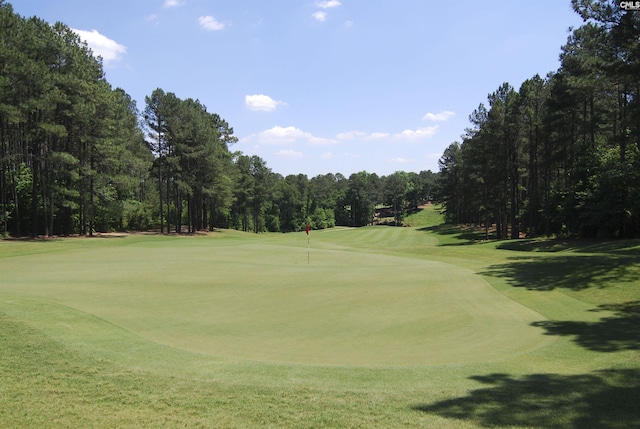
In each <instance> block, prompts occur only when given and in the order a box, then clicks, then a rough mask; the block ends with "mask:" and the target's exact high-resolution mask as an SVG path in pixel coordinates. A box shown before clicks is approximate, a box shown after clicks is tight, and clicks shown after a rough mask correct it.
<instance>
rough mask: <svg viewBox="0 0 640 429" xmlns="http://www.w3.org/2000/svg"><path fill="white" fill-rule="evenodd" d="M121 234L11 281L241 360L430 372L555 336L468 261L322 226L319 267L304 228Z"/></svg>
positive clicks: (33, 293) (33, 261)
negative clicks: (271, 232) (386, 246)
mask: <svg viewBox="0 0 640 429" xmlns="http://www.w3.org/2000/svg"><path fill="white" fill-rule="evenodd" d="M302 234H304V233H302ZM327 234H329V232H328V233H327ZM330 234H332V238H331V239H332V240H334V241H335V240H336V238H335V235H336V234H350V232H349V231H331V232H330ZM294 236H295V237H297V238H296V239H297V240H298V241H300V242H303V243H304V244H303V245H299V244H296V245H293V244H292V237H294ZM327 236H328V235H327ZM111 240H120V242H119V243H118V244H117V245H112V244H109V245H102V244H100V243H98V244H96V245H91V246H84V247H82V248H78V249H75V250H74V249H73V248H71V250H65V251H62V252H50V253H40V254H33V255H25V256H19V257H12V258H9V259H11V263H8V260H7V259H5V260H4V262H3V264H4V266H6V267H10V268H11V269H9V270H6V273H3V280H2V283H3V286H2V290H3V291H5V292H8V293H15V294H19V295H21V296H29V297H35V298H38V299H44V300H47V301H52V302H55V303H59V304H61V305H65V306H69V307H72V308H75V309H77V310H79V311H83V312H86V313H89V314H92V315H94V316H96V317H99V318H102V319H104V320H105V321H107V322H109V323H113V324H116V325H118V326H120V327H122V328H124V329H126V330H128V331H130V332H132V333H134V334H136V335H139V336H141V337H143V338H146V339H149V340H152V341H155V342H157V343H160V344H164V345H168V346H171V347H175V348H180V349H184V350H188V351H192V352H197V353H202V354H207V355H211V356H216V357H221V358H230V359H237V360H254V361H265V362H274V363H293V364H304V365H338V366H360V367H416V366H418V367H419V366H429V365H442V364H457V363H469V362H480V361H491V360H498V359H503V358H505V357H508V356H512V355H514V354H519V353H525V352H529V351H531V350H534V349H537V348H540V347H543V346H545V345H547V344H548V343H549V342H550V341H552V338H551V337H549V336H545V335H543V334H542V333H541V332H540V330H539V329H537V328H535V327H532V326H531V323H532V322H534V321H540V320H541V319H542V316H540V315H539V314H537V313H535V312H533V311H531V310H529V309H528V308H526V307H524V306H522V305H520V304H517V303H515V302H514V301H511V300H509V299H508V298H506V297H505V296H504V295H502V294H500V293H498V292H496V291H495V290H494V289H493V288H492V287H490V286H489V285H488V284H487V283H486V282H485V281H484V280H483V279H482V278H481V277H480V276H478V275H475V274H474V273H473V272H471V271H469V270H467V269H464V268H460V267H457V266H454V265H449V264H445V263H441V262H435V261H428V260H419V259H414V258H404V257H400V256H387V255H381V254H376V253H370V252H361V251H354V250H353V249H351V250H340V249H337V248H332V246H331V245H330V243H329V242H327V243H328V244H326V243H325V245H324V246H323V245H322V234H320V233H317V234H314V242H316V241H317V242H318V247H317V248H313V249H312V250H311V254H310V259H311V260H310V264H307V257H308V255H307V249H306V247H305V246H304V245H306V240H305V239H304V238H303V237H302V236H298V235H292V234H289V235H287V236H283V237H282V238H280V237H279V236H270V237H269V238H260V237H258V238H256V239H251V240H247V239H246V238H242V239H234V238H231V239H229V240H215V239H209V238H206V237H205V238H203V237H192V238H189V237H176V238H174V239H166V238H164V239H163V238H161V237H146V238H144V239H141V238H135V239H132V238H122V239H111ZM104 241H105V242H107V241H110V240H104ZM314 244H315V243H314ZM34 267H37V268H34ZM71 328H72V327H71Z"/></svg>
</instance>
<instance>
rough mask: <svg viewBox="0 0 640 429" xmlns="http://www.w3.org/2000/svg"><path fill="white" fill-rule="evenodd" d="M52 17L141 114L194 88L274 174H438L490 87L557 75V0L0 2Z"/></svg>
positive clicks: (560, 21)
mask: <svg viewBox="0 0 640 429" xmlns="http://www.w3.org/2000/svg"><path fill="white" fill-rule="evenodd" d="M9 3H10V4H11V5H12V6H13V7H14V11H15V12H16V13H18V14H20V15H22V16H26V17H30V16H33V15H36V16H38V17H40V18H42V19H44V20H46V21H48V22H50V23H54V22H56V21H61V22H64V23H65V24H67V25H69V26H70V27H71V28H73V29H74V30H76V31H78V32H79V34H80V35H81V37H83V38H84V39H85V40H87V42H88V43H89V45H90V46H91V47H92V48H93V50H94V52H97V53H100V54H102V56H103V58H104V66H105V72H106V77H107V80H108V81H109V82H110V83H111V84H112V86H113V87H121V88H123V89H124V90H125V91H126V92H127V93H129V94H130V95H131V96H132V97H133V98H134V99H135V100H136V101H137V104H138V108H139V109H140V110H142V109H144V106H145V102H144V98H145V96H147V95H150V94H151V92H152V91H153V90H154V89H155V88H158V87H159V88H162V89H163V90H164V91H166V92H174V93H175V94H176V95H177V96H178V97H180V98H183V99H185V98H189V97H191V98H194V99H196V98H197V99H199V100H200V101H201V102H202V103H203V104H205V105H206V106H207V109H208V111H210V112H215V113H218V114H219V115H220V116H221V117H222V118H224V119H226V120H227V121H228V122H229V124H230V125H231V126H232V127H233V128H234V132H235V135H236V136H237V137H238V138H239V142H238V143H236V144H235V145H234V146H232V147H231V149H232V150H239V151H242V152H243V153H245V154H248V155H258V156H260V157H261V158H263V159H264V160H265V161H266V162H267V166H268V167H270V168H271V169H272V170H273V171H274V172H276V173H280V174H283V175H287V174H297V173H304V174H307V175H308V176H309V177H313V176H315V175H317V174H326V173H342V174H344V175H345V176H348V175H349V174H351V173H354V172H358V171H362V170H366V171H368V172H370V173H374V172H375V173H377V174H379V175H388V174H391V173H393V172H394V171H397V170H403V171H415V172H419V171H421V170H429V169H430V170H432V171H434V172H435V171H438V163H437V162H438V158H440V156H441V155H442V153H443V151H444V149H445V148H446V147H447V146H448V145H449V144H450V143H452V142H454V141H456V140H460V135H461V134H463V133H464V129H465V128H466V127H468V126H469V121H468V117H469V114H470V113H471V112H472V111H473V110H474V109H475V108H476V107H477V106H478V104H479V103H481V102H486V97H487V94H489V93H491V92H493V91H495V90H496V89H497V88H498V87H499V86H500V84H502V83H503V82H509V83H511V84H512V85H513V86H514V87H515V88H516V89H518V88H519V86H520V84H521V83H522V82H523V81H524V80H526V79H528V78H530V77H532V76H533V75H535V74H536V73H538V74H540V75H541V76H544V75H546V74H547V73H548V72H550V71H555V70H557V68H558V66H559V62H558V54H559V52H560V47H561V46H562V45H563V44H564V43H565V42H566V40H567V36H568V35H569V32H568V29H569V27H570V26H574V27H577V26H579V25H581V21H580V18H579V17H578V15H577V14H575V13H574V12H573V11H572V9H571V4H570V1H569V0H536V1H530V0H529V1H523V0H484V1H481V2H480V1H471V0H456V1H443V0H439V1H432V0H272V1H267V0H219V1H205V0H127V1H122V0H105V1H93V0H13V1H11V0H9Z"/></svg>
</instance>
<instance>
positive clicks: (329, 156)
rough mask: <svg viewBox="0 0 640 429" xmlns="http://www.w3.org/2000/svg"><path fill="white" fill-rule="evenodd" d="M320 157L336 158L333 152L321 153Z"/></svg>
mask: <svg viewBox="0 0 640 429" xmlns="http://www.w3.org/2000/svg"><path fill="white" fill-rule="evenodd" d="M320 158H322V159H333V158H335V156H334V155H333V153H331V152H325V153H323V154H322V155H320Z"/></svg>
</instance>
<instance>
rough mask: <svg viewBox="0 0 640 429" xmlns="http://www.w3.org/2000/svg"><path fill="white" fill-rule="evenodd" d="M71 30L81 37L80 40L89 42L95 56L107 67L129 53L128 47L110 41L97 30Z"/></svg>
mask: <svg viewBox="0 0 640 429" xmlns="http://www.w3.org/2000/svg"><path fill="white" fill-rule="evenodd" d="M71 30H72V31H73V32H74V33H76V34H77V35H78V36H80V39H82V40H83V41H85V42H87V45H88V46H89V48H91V50H92V51H93V54H94V55H95V56H100V57H102V60H103V61H104V64H105V65H107V64H110V63H112V62H115V61H118V60H120V59H121V58H122V56H123V55H124V54H126V53H127V47H126V46H124V45H121V44H120V43H118V42H116V41H115V40H111V39H109V38H108V37H107V36H104V35H102V34H100V33H99V32H98V31H97V30H91V31H85V30H76V29H74V28H72V29H71Z"/></svg>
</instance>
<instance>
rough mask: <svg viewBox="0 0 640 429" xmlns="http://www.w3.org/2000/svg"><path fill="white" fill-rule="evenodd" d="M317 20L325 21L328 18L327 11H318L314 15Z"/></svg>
mask: <svg viewBox="0 0 640 429" xmlns="http://www.w3.org/2000/svg"><path fill="white" fill-rule="evenodd" d="M312 16H313V17H314V18H315V19H316V21H320V22H324V21H326V20H327V12H322V11H318V12H315V13H314V14H313V15H312Z"/></svg>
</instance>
